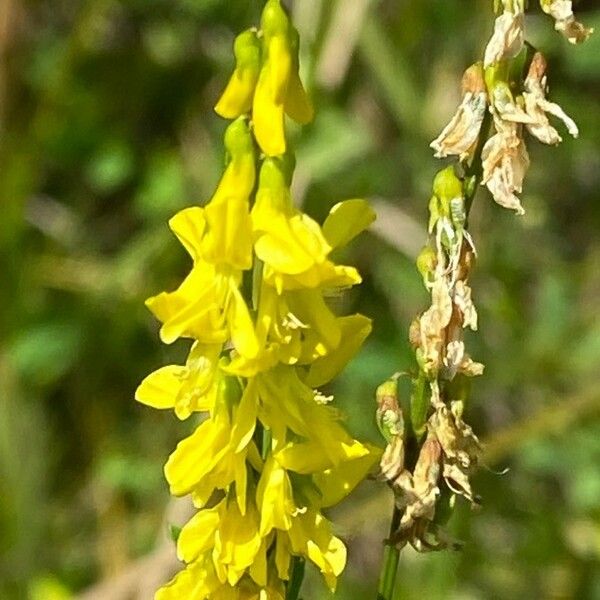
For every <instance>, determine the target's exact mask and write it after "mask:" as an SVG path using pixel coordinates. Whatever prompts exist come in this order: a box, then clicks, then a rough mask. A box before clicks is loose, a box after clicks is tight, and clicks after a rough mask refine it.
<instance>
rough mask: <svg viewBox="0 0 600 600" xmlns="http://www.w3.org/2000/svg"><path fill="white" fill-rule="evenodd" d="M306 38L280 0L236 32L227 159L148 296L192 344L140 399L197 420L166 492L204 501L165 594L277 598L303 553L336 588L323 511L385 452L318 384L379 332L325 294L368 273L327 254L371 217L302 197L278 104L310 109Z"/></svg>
mask: <svg viewBox="0 0 600 600" xmlns="http://www.w3.org/2000/svg"><path fill="white" fill-rule="evenodd" d="M297 49H298V39H297V34H296V33H295V30H294V29H293V27H292V26H291V24H290V22H289V19H288V17H287V14H286V13H285V11H284V10H283V8H282V7H281V4H280V2H279V0H268V2H267V4H266V6H265V9H264V12H263V17H262V31H261V32H257V31H255V30H249V31H247V32H245V33H243V34H242V35H241V36H240V37H239V38H238V39H237V40H236V42H235V48H234V50H235V56H236V68H235V72H234V74H233V76H232V78H231V80H230V81H229V83H228V85H227V87H226V90H225V92H224V94H223V96H222V97H221V99H220V100H219V102H218V103H217V107H216V110H217V112H219V113H220V114H222V115H224V116H226V117H227V118H231V119H235V120H234V121H233V122H232V123H231V124H230V125H229V127H228V128H227V131H226V133H225V147H226V150H227V156H228V164H227V167H226V169H225V172H224V173H223V176H222V178H221V181H220V182H219V185H218V187H217V189H216V191H215V193H214V195H213V197H212V198H211V200H210V201H209V202H208V203H207V204H206V205H205V206H204V207H199V206H198V207H191V208H187V209H185V210H183V211H181V212H180V213H178V214H177V215H176V216H175V217H173V218H172V219H171V221H170V226H171V229H172V230H173V232H174V233H175V235H176V236H177V237H178V239H179V241H180V242H181V243H182V245H183V246H184V247H185V249H186V251H187V252H188V253H189V255H190V257H191V259H192V268H191V271H190V273H189V275H188V276H187V277H186V278H185V280H184V281H183V283H182V284H181V285H180V286H179V287H178V288H177V289H176V290H174V291H172V292H168V293H167V292H163V293H161V294H158V295H157V296H154V297H153V298H150V299H149V300H148V301H147V305H148V307H149V308H150V310H151V311H152V312H153V313H154V314H155V316H156V317H157V318H158V319H159V320H160V321H161V322H162V327H161V332H160V333H161V338H162V340H163V341H164V342H165V343H171V342H173V341H175V340H176V339H178V338H188V339H191V340H193V345H192V347H191V349H190V354H189V357H188V359H187V361H186V364H185V365H169V366H166V367H162V368H160V369H158V370H157V371H155V372H154V373H152V374H150V375H149V376H148V377H146V379H145V380H144V381H143V382H142V383H141V385H140V386H139V388H138V390H137V392H136V399H137V400H138V401H139V402H142V403H144V404H147V405H149V406H152V407H155V408H160V409H173V410H174V411H175V414H176V415H177V416H178V417H179V418H180V419H187V418H188V417H190V416H191V415H198V414H200V415H202V416H203V420H201V422H200V424H199V425H198V426H197V428H196V429H195V431H194V432H193V433H192V434H191V435H190V436H189V437H187V438H185V439H184V440H182V441H181V442H180V443H179V444H178V446H177V448H176V449H175V451H174V452H173V453H172V454H171V456H170V457H169V460H168V461H167V464H166V466H165V475H166V478H167V481H168V483H169V486H170V490H171V493H172V494H173V495H175V496H184V495H191V497H192V500H193V503H194V506H195V507H196V509H197V513H196V514H195V516H194V517H193V518H192V519H191V520H190V521H189V522H188V523H187V524H186V525H185V526H184V527H183V529H182V530H181V534H180V535H179V538H178V542H177V554H178V557H179V558H180V559H181V560H182V561H183V562H184V563H185V565H186V567H185V569H184V570H182V571H181V572H180V573H179V574H178V575H177V576H176V577H175V578H174V579H173V580H172V581H171V582H170V583H169V584H167V585H166V586H165V587H163V588H161V589H160V590H159V591H158V592H157V594H156V599H157V600H180V599H182V598H194V599H198V600H204V599H212V598H228V599H231V600H234V599H237V598H239V599H246V598H256V599H257V600H259V599H260V600H266V599H267V598H273V599H277V598H280V599H283V598H284V597H285V594H286V586H287V582H288V581H289V580H290V578H291V577H292V572H293V564H294V561H295V560H296V557H301V558H306V559H307V560H309V561H311V562H312V563H314V564H315V565H316V566H317V568H318V569H319V570H320V571H321V573H322V574H323V577H324V579H325V581H326V583H327V585H328V586H329V587H330V588H331V589H333V588H334V587H335V585H336V580H337V577H338V576H339V575H340V573H341V572H342V570H343V569H344V565H345V562H346V549H345V546H344V544H343V542H342V541H341V540H340V539H339V538H337V537H336V536H335V535H334V534H333V532H332V527H331V524H330V523H329V521H328V520H327V519H326V518H325V517H324V516H323V513H322V511H323V509H324V508H326V507H329V506H332V505H334V504H336V503H338V502H339V501H340V500H342V499H343V498H344V497H345V496H346V495H348V494H349V493H350V492H351V491H352V489H353V488H354V487H355V486H356V485H357V484H358V482H359V481H360V480H361V479H362V478H364V477H365V475H366V474H367V473H368V471H369V470H370V468H371V467H372V465H373V464H374V463H376V462H377V461H378V460H379V457H380V454H381V452H380V451H379V450H378V449H377V448H375V447H373V446H371V445H368V444H363V443H361V442H359V441H357V440H355V439H353V438H352V437H351V436H350V435H349V434H348V432H347V431H346V429H345V428H344V427H343V425H342V424H341V422H340V416H339V414H338V412H337V411H336V410H335V409H334V408H333V407H331V406H330V405H329V404H330V402H331V400H332V398H331V397H329V396H325V395H324V394H323V393H321V392H320V391H319V388H320V387H321V386H323V385H325V384H327V383H328V382H329V381H330V380H331V379H332V378H333V377H335V376H336V375H337V374H338V373H339V372H340V371H341V370H342V369H343V367H344V365H345V364H346V363H347V362H348V361H349V360H350V359H351V358H352V356H353V355H354V353H355V352H356V351H357V350H358V348H359V347H360V345H361V344H362V342H363V341H364V339H365V338H366V336H367V335H368V333H369V331H370V321H369V319H367V318H366V317H363V316H362V315H351V316H346V317H337V316H336V315H334V314H333V312H332V311H331V309H330V308H329V306H328V305H327V303H326V301H325V294H326V293H327V291H328V290H330V289H332V288H336V287H338V286H352V285H355V284H357V283H359V282H360V276H359V274H358V272H357V271H356V270H355V269H354V268H352V267H349V266H342V265H337V264H335V263H334V262H333V261H332V260H331V258H330V254H331V252H332V251H333V249H334V248H337V247H339V246H342V245H344V244H346V243H347V242H349V241H350V240H351V239H352V238H353V237H355V236H356V235H358V234H359V233H360V232H361V231H362V230H363V229H364V228H366V227H367V226H368V225H369V224H370V223H371V222H372V220H373V219H374V214H373V212H372V210H371V209H370V208H369V206H368V205H367V203H366V202H364V201H362V200H350V201H347V202H342V203H340V204H338V205H336V206H335V207H334V208H333V209H332V210H331V212H330V214H329V216H328V217H327V219H326V221H325V223H324V225H323V226H322V227H321V226H320V225H319V224H318V223H316V222H315V221H313V220H312V219H310V217H308V216H307V215H305V214H303V213H302V212H301V211H299V210H298V209H297V208H296V207H295V205H294V203H293V200H292V197H291V192H290V182H291V178H292V172H293V159H292V158H291V156H290V154H289V153H288V154H286V155H284V154H283V152H285V150H286V144H285V134H284V129H283V127H284V117H283V113H284V112H287V113H288V114H289V115H291V116H292V117H293V118H295V119H297V120H299V121H303V120H306V119H308V118H309V117H310V116H311V112H312V109H311V108H310V104H309V103H308V99H307V97H306V94H305V92H304V89H303V87H302V84H301V83H300V80H299V78H298V74H297V71H298V65H297ZM257 144H258V146H259V147H260V148H261V149H262V151H263V153H264V154H265V155H267V156H265V157H259V156H258V153H257V151H256V145H257ZM251 279H252V281H253V284H252V293H251V294H250V293H246V290H247V287H248V285H247V284H248V282H249V281H250V280H251Z"/></svg>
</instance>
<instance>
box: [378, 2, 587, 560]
mask: <svg viewBox="0 0 600 600" xmlns="http://www.w3.org/2000/svg"><path fill="white" fill-rule="evenodd" d="M495 5H496V8H497V9H498V12H500V13H501V14H499V15H498V17H497V18H496V20H495V26H494V31H493V34H492V37H491V39H490V41H489V43H488V44H487V46H486V49H485V53H484V57H483V61H481V62H477V63H475V64H474V65H472V66H471V67H469V68H468V69H467V70H466V71H465V74H464V76H463V81H462V101H461V104H460V106H459V107H458V110H457V112H456V114H455V115H454V116H453V117H452V119H451V121H450V122H449V123H448V125H447V126H446V127H445V128H444V129H443V131H442V132H441V133H440V135H439V136H438V137H437V138H436V139H435V140H434V141H433V142H432V143H431V147H432V148H433V149H434V151H435V156H436V157H438V158H444V157H447V156H456V157H458V160H459V165H457V166H456V168H455V167H454V166H449V167H447V168H445V169H443V170H442V171H440V172H439V173H438V174H437V176H436V177H435V180H434V183H433V196H432V198H431V200H430V203H429V240H428V243H427V245H426V246H425V248H424V249H423V251H422V252H421V254H420V255H419V257H418V259H417V267H418V269H419V271H420V273H421V275H422V276H423V280H424V284H425V287H426V288H427V289H428V291H429V292H430V294H431V305H430V307H429V308H428V309H427V310H426V311H424V312H423V313H422V314H421V315H419V316H418V317H417V318H416V319H415V321H414V322H413V324H412V326H411V329H410V341H411V344H412V346H413V348H414V349H415V355H416V361H417V365H418V372H417V375H416V376H415V378H414V380H413V395H412V398H411V402H410V411H409V413H410V414H409V416H410V419H408V418H405V414H404V413H403V409H402V408H401V407H400V406H399V403H398V401H397V399H396V394H397V384H396V381H394V380H390V381H388V382H386V383H384V384H382V386H380V388H379V390H378V394H377V400H378V409H377V421H378V424H379V427H380V430H381V432H382V434H383V435H384V437H385V439H386V441H387V442H388V445H387V447H386V449H385V452H384V454H383V456H382V459H381V461H380V472H381V477H382V478H383V479H384V480H386V481H387V482H388V483H389V484H390V486H391V487H392V489H393V490H394V494H395V499H396V509H397V511H399V513H400V514H401V517H400V518H399V525H398V528H397V530H396V531H395V532H393V535H392V536H391V542H392V543H394V544H395V545H397V546H399V547H401V546H403V545H404V544H406V543H410V544H412V545H413V546H414V547H415V548H416V549H417V550H420V551H425V550H436V549H440V548H445V547H449V546H450V547H453V546H454V545H455V542H453V541H452V540H451V539H450V538H449V537H448V535H447V534H446V533H445V532H444V530H443V528H442V527H441V525H442V524H443V521H444V519H445V518H446V517H447V515H448V511H444V510H439V509H440V508H441V507H442V506H444V505H446V506H449V505H451V504H452V503H453V502H454V499H455V497H456V496H462V497H463V498H465V499H466V500H467V501H469V502H470V503H471V504H472V505H476V504H477V503H478V501H477V498H476V496H475V495H474V493H473V491H472V488H471V483H470V480H469V477H470V475H471V473H472V472H473V470H474V469H475V468H476V467H477V464H478V462H480V457H481V445H480V443H479V441H478V439H477V437H476V435H475V434H474V433H473V430H472V429H471V427H470V426H469V425H467V424H466V423H465V422H464V420H463V411H464V404H465V400H466V399H467V396H468V389H469V381H470V378H472V377H475V376H478V375H481V374H482V373H483V369H484V367H483V365H482V364H481V363H478V362H475V361H474V360H473V359H472V358H471V357H470V356H469V354H468V352H467V350H466V347H465V341H464V332H465V331H466V330H469V329H470V330H473V331H475V330H476V329H477V311H476V308H475V305H474V304H473V300H472V297H471V296H472V295H471V288H470V286H469V275H470V273H471V269H472V267H473V265H474V262H475V258H476V251H475V246H474V243H473V240H472V238H471V236H470V234H469V232H468V231H467V217H468V212H469V209H470V205H471V203H472V201H473V198H474V195H475V191H476V187H477V184H478V183H481V184H482V185H485V186H486V187H487V188H488V190H489V191H490V192H491V194H492V196H493V198H494V200H495V201H496V202H497V203H498V204H499V205H501V206H503V207H506V208H509V209H513V210H515V211H516V212H517V213H519V214H522V213H523V212H524V210H523V208H522V206H521V202H520V199H519V197H518V195H517V194H518V193H520V192H521V191H522V186H523V180H524V177H525V174H526V172H527V169H528V167H529V155H528V152H527V148H526V144H525V132H528V133H529V135H531V136H533V137H534V138H536V139H537V140H539V141H540V142H542V143H544V144H549V145H555V144H558V143H559V142H561V141H562V139H561V137H560V134H559V133H558V131H557V130H556V129H555V128H554V127H553V126H552V125H551V123H550V120H549V115H552V116H554V117H557V118H558V119H560V120H561V121H562V122H563V123H564V125H565V126H566V129H567V131H568V132H569V133H570V134H571V135H572V136H573V137H577V136H578V135H579V131H578V129H577V125H576V124H575V123H574V122H573V120H572V119H571V118H570V117H568V116H567V115H566V114H565V113H564V111H563V110H562V109H561V108H560V106H558V105H557V104H554V103H552V102H550V101H549V100H548V99H547V98H546V94H547V79H546V68H547V65H546V61H545V59H544V57H543V55H542V54H541V53H540V52H537V51H533V52H530V51H528V48H527V47H526V42H525V29H524V28H525V14H524V13H525V2H524V0H501V1H500V0H497V1H496V2H495ZM541 7H542V9H543V10H544V12H546V13H548V14H550V15H552V16H553V17H554V18H555V20H556V29H557V30H559V31H561V32H562V33H563V34H564V35H565V36H566V38H567V39H568V40H569V41H570V42H572V43H578V42H583V41H585V39H587V37H588V36H589V35H590V34H591V32H592V31H591V30H590V29H586V28H585V27H583V26H582V25H581V24H580V23H578V22H577V21H576V20H575V17H574V15H573V11H572V7H571V2H570V1H567V0H541ZM523 73H525V75H524V76H523ZM492 128H493V130H492ZM409 436H410V437H412V440H410V441H409V439H408V438H409ZM415 440H416V444H415V443H414V442H415ZM415 448H416V450H415Z"/></svg>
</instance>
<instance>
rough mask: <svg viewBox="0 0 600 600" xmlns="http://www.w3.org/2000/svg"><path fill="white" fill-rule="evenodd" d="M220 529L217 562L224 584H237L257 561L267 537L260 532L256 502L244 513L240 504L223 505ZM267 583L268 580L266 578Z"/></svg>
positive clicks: (218, 572)
mask: <svg viewBox="0 0 600 600" xmlns="http://www.w3.org/2000/svg"><path fill="white" fill-rule="evenodd" d="M219 516H220V520H219V528H218V529H217V532H216V536H215V546H214V549H213V562H214V564H215V570H216V573H217V577H218V578H219V580H220V581H221V582H222V583H225V582H227V583H229V585H231V586H234V585H235V584H236V583H237V582H238V581H239V580H240V579H241V577H242V575H243V574H244V572H245V571H246V569H248V568H249V567H251V566H252V565H253V563H254V562H255V560H256V558H257V555H258V554H259V551H260V550H261V548H262V549H263V556H262V557H261V558H262V559H263V561H266V557H265V556H264V546H263V540H262V537H261V535H260V533H259V530H258V527H259V515H258V511H257V510H256V506H255V505H254V503H253V502H249V503H248V507H247V510H246V511H245V514H243V513H242V512H241V511H240V509H239V506H238V504H237V503H235V502H227V501H225V502H224V503H223V504H222V505H221V510H220V515H219ZM264 583H266V581H264Z"/></svg>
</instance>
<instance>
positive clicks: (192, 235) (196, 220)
mask: <svg viewBox="0 0 600 600" xmlns="http://www.w3.org/2000/svg"><path fill="white" fill-rule="evenodd" d="M169 227H170V228H171V230H172V231H173V233H174V234H175V235H176V236H177V238H178V239H179V241H180V242H181V244H182V245H183V247H184V248H185V249H186V250H187V251H188V254H189V255H190V256H191V257H192V258H193V259H194V261H196V260H198V259H199V258H200V246H201V243H202V236H203V235H204V230H205V227H206V220H205V218H204V209H203V208H200V207H199V206H192V207H191V208H186V209H184V210H180V211H179V212H178V213H177V214H176V215H175V216H174V217H172V218H171V219H170V220H169Z"/></svg>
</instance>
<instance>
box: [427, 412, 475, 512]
mask: <svg viewBox="0 0 600 600" xmlns="http://www.w3.org/2000/svg"><path fill="white" fill-rule="evenodd" d="M462 411H463V403H462V402H461V401H454V402H452V403H451V407H450V409H449V408H448V407H447V406H446V405H445V404H444V403H440V404H438V406H437V407H436V409H435V412H434V413H433V415H432V416H431V417H430V419H429V422H428V429H429V432H430V434H433V435H434V436H435V437H436V439H437V440H439V444H440V447H441V449H442V476H443V478H444V481H445V482H446V485H447V486H448V487H449V488H450V489H451V490H452V491H453V492H454V493H456V494H459V495H461V496H463V497H465V498H466V499H467V500H469V502H471V503H472V504H477V501H476V498H475V496H474V495H473V491H472V489H471V484H470V482H469V475H470V474H471V471H472V470H473V469H474V468H475V467H476V466H477V464H478V462H479V456H480V454H481V444H480V442H479V440H478V438H477V436H476V435H475V434H474V433H473V430H472V429H471V427H469V425H467V424H466V423H465V422H464V421H463V419H462Z"/></svg>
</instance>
